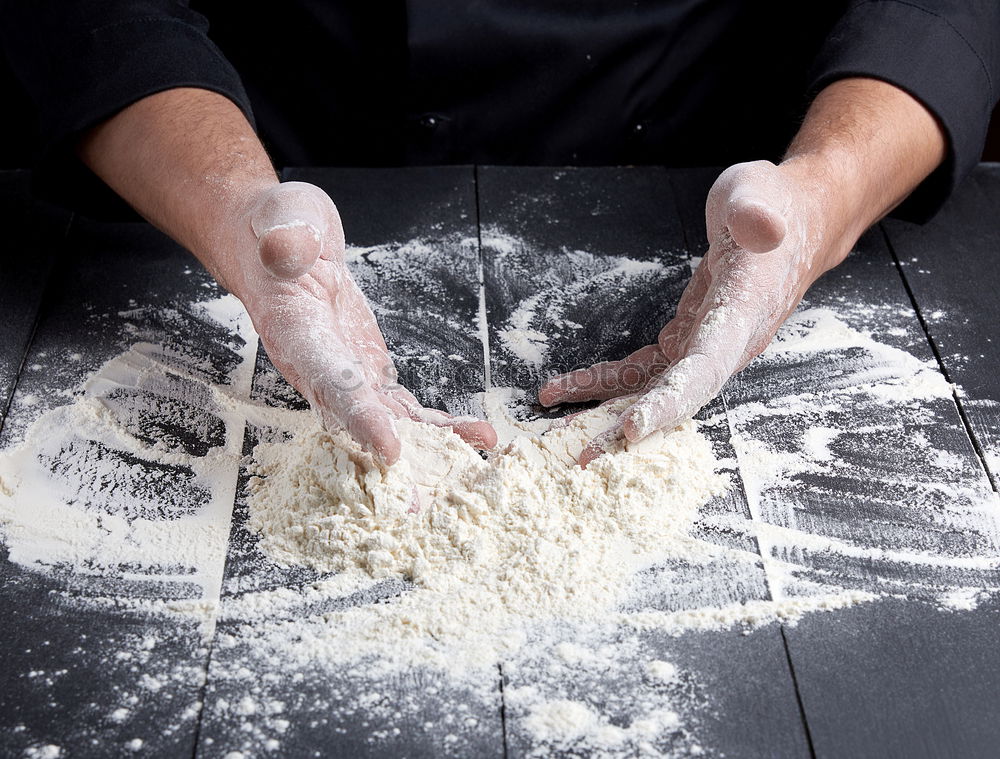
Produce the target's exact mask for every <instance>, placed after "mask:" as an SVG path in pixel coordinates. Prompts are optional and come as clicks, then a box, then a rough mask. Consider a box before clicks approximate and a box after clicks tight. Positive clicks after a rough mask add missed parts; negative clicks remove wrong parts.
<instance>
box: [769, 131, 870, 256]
mask: <svg viewBox="0 0 1000 759" xmlns="http://www.w3.org/2000/svg"><path fill="white" fill-rule="evenodd" d="M778 170H779V171H780V172H781V174H782V175H783V176H785V178H786V179H788V181H789V183H790V184H791V185H792V186H793V187H794V188H796V190H795V192H796V196H797V197H799V198H800V199H801V201H802V205H803V208H802V210H801V212H802V213H803V215H804V218H805V224H806V225H807V227H808V232H807V243H808V245H809V247H810V249H811V250H812V251H813V255H814V259H815V260H814V264H813V265H814V268H816V269H817V270H818V274H822V273H823V272H825V271H828V270H830V269H832V268H833V267H835V266H837V265H838V264H839V263H841V262H842V261H843V260H844V259H845V258H846V257H847V255H848V253H850V251H851V248H853V247H854V244H855V243H856V242H857V241H858V238H859V237H861V235H862V234H863V233H864V231H865V230H866V229H867V228H868V227H869V226H871V225H872V224H873V223H874V222H875V221H877V220H878V218H879V216H878V215H876V214H875V213H874V211H873V208H872V205H871V204H870V203H866V195H867V193H866V192H865V188H864V178H863V176H862V175H861V172H860V171H859V169H858V168H857V167H856V165H855V161H854V160H853V157H852V156H851V155H849V154H847V153H846V152H844V151H837V150H836V149H833V150H824V151H809V152H801V153H795V154H790V155H789V156H787V157H786V158H785V159H784V160H783V161H782V162H781V164H780V165H779V166H778ZM818 274H817V276H818Z"/></svg>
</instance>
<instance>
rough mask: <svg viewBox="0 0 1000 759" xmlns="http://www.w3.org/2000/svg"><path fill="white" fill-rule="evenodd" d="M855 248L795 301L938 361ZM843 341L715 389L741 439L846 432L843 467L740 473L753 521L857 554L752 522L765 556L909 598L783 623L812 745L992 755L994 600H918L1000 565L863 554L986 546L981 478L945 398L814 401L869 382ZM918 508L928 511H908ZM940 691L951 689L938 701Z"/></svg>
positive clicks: (899, 300)
mask: <svg viewBox="0 0 1000 759" xmlns="http://www.w3.org/2000/svg"><path fill="white" fill-rule="evenodd" d="M700 174H701V176H700V178H699V177H698V175H697V173H690V172H689V173H688V175H687V177H686V178H684V179H683V180H682V181H690V182H691V185H690V188H691V189H690V191H689V192H690V196H691V197H697V198H700V200H698V201H697V202H690V201H689V202H685V203H682V206H683V207H684V208H685V209H686V210H685V211H684V216H685V218H686V220H687V221H686V224H687V225H688V228H689V233H688V238H689V239H690V240H694V239H700V240H704V222H703V218H700V215H699V214H698V213H697V211H696V209H697V208H698V206H699V205H700V204H703V202H704V197H705V195H706V194H707V190H708V188H709V186H710V185H711V181H712V180H713V179H714V175H713V173H708V172H700ZM677 186H681V182H680V181H679V182H678V185H677ZM858 248H859V250H858V252H857V253H855V254H853V255H852V257H851V258H850V259H849V260H848V261H847V262H846V263H845V264H844V265H843V266H841V267H840V268H838V269H837V270H836V271H835V272H833V273H832V274H829V275H827V276H826V277H824V278H823V279H822V280H821V281H820V282H819V283H817V285H816V286H814V288H813V289H812V290H811V291H810V293H809V295H808V296H807V302H806V303H805V304H804V307H805V308H810V307H811V308H825V309H830V310H832V311H834V312H836V313H837V314H838V315H839V316H840V317H841V318H842V319H843V321H844V322H845V323H846V324H847V325H848V326H849V327H852V328H854V329H857V330H864V331H866V332H868V333H870V334H871V335H872V336H873V337H874V338H875V339H876V340H878V341H879V342H881V343H883V344H885V345H888V346H892V347H895V348H899V349H901V350H905V351H906V352H908V353H910V354H912V355H914V356H916V357H917V359H919V360H920V361H924V362H931V363H933V356H932V355H931V352H930V350H929V348H928V346H927V344H926V341H925V340H924V339H923V335H922V332H921V330H920V328H919V324H918V322H917V319H916V316H915V314H913V312H912V308H911V307H910V303H909V299H908V297H907V294H906V292H905V290H904V288H903V287H902V283H901V282H900V281H899V279H898V277H897V276H896V274H895V271H894V265H893V262H892V259H891V257H890V255H889V252H888V250H887V249H886V248H885V245H884V244H883V242H882V240H881V238H880V236H879V234H878V233H877V232H875V233H871V234H869V235H868V236H866V238H864V239H863V240H862V242H861V243H860V244H859V246H858ZM852 350H854V351H857V350H859V349H845V350H844V351H842V352H839V351H837V350H829V351H824V352H822V353H820V354H818V355H817V356H813V357H811V358H809V359H806V360H803V361H800V362H796V361H768V360H762V361H758V362H756V363H755V364H752V365H751V366H750V367H749V368H748V369H747V370H746V371H744V372H743V373H742V374H741V375H739V376H738V377H737V378H735V379H734V380H733V381H731V382H730V383H729V385H727V387H726V389H725V391H724V393H723V398H724V400H725V403H726V406H727V408H728V410H729V418H730V423H731V424H732V425H733V430H734V432H735V433H736V434H737V436H739V437H742V438H744V439H750V440H752V441H762V442H763V443H765V445H766V447H767V449H768V450H773V451H775V452H777V453H778V454H787V455H802V454H803V449H804V448H805V446H804V439H805V435H806V433H807V432H808V430H810V429H811V428H815V427H824V428H836V429H838V430H840V431H841V432H842V434H840V435H838V436H837V444H836V445H835V446H834V448H835V450H834V451H833V455H834V456H835V457H837V458H839V459H840V460H841V461H842V462H843V465H842V466H841V467H839V469H838V471H837V474H836V475H833V476H831V475H829V474H824V473H823V472H822V471H821V472H819V473H817V474H814V475H808V474H807V475H798V476H794V477H793V478H791V479H792V481H790V482H788V483H786V484H775V483H774V482H767V481H761V480H760V478H759V477H758V476H757V475H756V473H755V472H754V467H752V466H751V467H749V468H747V467H743V470H742V474H743V478H744V481H745V482H746V483H747V485H748V488H749V493H750V499H751V511H752V512H753V515H754V519H755V520H757V521H758V522H759V523H764V524H773V525H779V526H780V527H782V528H785V529H787V530H790V531H792V533H794V531H796V530H800V531H802V532H803V533H807V534H814V535H820V536H824V537H827V538H831V539H833V540H835V541H838V540H839V541H843V542H845V543H847V544H848V545H850V546H853V547H856V548H857V549H859V550H858V555H857V556H855V557H852V556H847V555H844V554H843V553H838V552H837V551H836V550H833V551H824V550H821V549H815V548H814V550H808V549H806V550H803V549H802V548H801V547H800V546H797V545H796V540H795V538H794V537H792V538H790V539H788V540H787V541H786V540H783V539H782V533H780V532H776V531H774V530H768V529H763V530H762V529H761V528H760V527H758V539H760V538H761V537H762V536H763V537H764V538H765V539H764V541H763V542H762V543H761V549H762V551H763V552H764V556H765V565H768V564H771V563H772V562H788V564H790V565H792V566H795V567H797V569H795V570H793V573H792V574H793V575H794V577H795V579H797V580H799V581H817V582H833V583H839V584H841V585H843V586H844V587H849V588H858V589H868V590H880V591H882V592H896V593H899V594H900V595H901V596H903V597H904V599H907V600H894V601H891V602H881V603H875V604H869V605H863V606H859V607H855V608H850V609H845V610H842V611H838V612H833V613H825V614H816V615H811V616H806V617H805V618H804V619H802V620H801V621H800V622H799V623H798V624H797V625H795V626H785V629H784V631H783V632H784V635H785V637H786V639H787V643H788V651H789V655H790V658H791V662H792V666H793V669H794V672H795V679H796V683H797V686H798V689H799V693H800V698H801V701H802V704H803V707H804V711H805V715H806V720H807V723H808V726H809V731H810V736H811V739H812V745H813V748H814V751H815V755H816V756H818V757H839V756H873V755H878V756H894V757H895V756H899V757H903V756H909V757H916V756H944V755H948V756H987V755H990V754H991V751H993V748H992V747H993V746H995V743H996V730H995V729H994V727H993V726H994V725H996V724H997V723H996V719H995V715H996V709H997V706H996V697H995V695H994V694H995V692H996V690H997V689H996V684H997V682H998V677H1000V670H998V666H997V665H998V657H997V656H996V654H995V653H994V652H995V647H993V646H987V645H984V643H985V641H986V640H987V639H988V636H987V632H986V631H987V630H989V629H995V624H996V616H995V612H994V611H991V610H990V608H989V606H990V605H989V604H986V605H984V606H983V607H981V608H980V609H978V610H976V611H969V612H954V611H950V610H948V611H945V610H942V609H941V608H940V607H939V606H936V605H931V604H928V603H927V602H926V600H924V599H927V598H929V597H933V595H934V592H935V591H940V590H942V589H944V588H948V587H949V586H959V587H961V586H970V585H971V586H981V587H983V588H986V589H989V588H992V587H996V581H997V578H996V576H995V572H990V571H986V572H982V571H973V570H970V571H968V572H965V571H963V570H961V569H956V568H955V566H954V564H960V563H961V562H960V561H958V562H954V563H953V565H952V566H947V567H944V568H942V569H934V568H929V567H926V566H916V567H914V566H910V565H907V564H906V563H905V562H900V561H898V560H893V559H892V558H891V555H890V556H887V557H886V559H885V560H883V561H879V560H876V559H872V558H870V555H871V554H872V553H875V554H877V552H878V551H879V550H883V549H884V550H886V551H890V552H891V551H893V550H900V551H905V550H907V549H911V548H917V549H923V550H926V551H928V552H930V553H932V554H933V553H935V552H937V553H938V554H939V555H941V556H942V557H944V558H946V559H947V558H949V557H950V558H961V557H962V556H965V555H977V554H982V553H985V554H986V555H988V556H989V555H994V554H995V552H996V545H997V544H996V532H995V529H994V528H995V524H994V520H993V519H992V517H991V515H990V514H989V511H990V503H991V500H992V499H991V497H990V493H989V490H988V483H987V482H986V481H985V478H984V477H982V475H981V471H980V470H979V469H978V467H977V462H976V459H975V455H974V452H973V450H972V447H971V445H970V443H969V440H968V439H967V436H966V435H965V434H964V430H963V428H962V424H961V421H960V419H959V417H958V414H957V412H956V409H955V406H954V404H953V403H951V402H950V401H949V400H948V399H943V400H934V401H923V402H920V403H917V404H903V405H902V406H901V407H898V408H890V407H888V406H885V405H880V404H871V403H867V404H866V403H865V402H864V401H863V400H860V401H858V400H857V399H856V401H855V403H854V405H849V406H848V407H846V408H844V407H841V408H839V410H838V409H837V404H836V403H829V402H828V403H826V404H824V398H826V399H827V401H830V400H831V399H832V398H833V397H834V396H835V395H836V393H837V392H838V391H840V390H843V389H845V388H849V387H852V386H855V385H860V384H862V383H866V382H871V381H872V379H873V376H872V374H871V373H869V374H868V375H867V376H863V373H862V372H861V371H860V370H859V366H860V367H863V366H865V365H866V364H865V361H864V360H861V361H860V363H859V364H858V365H856V366H855V367H854V369H853V370H852V369H851V366H852V363H851V361H852V359H855V358H858V356H857V355H856V353H855V354H852V353H851V351H852ZM875 363H877V362H875ZM871 365H872V363H871V362H868V364H867V366H871ZM876 374H877V372H876ZM806 395H809V396H811V397H813V398H815V399H816V403H815V404H814V406H813V407H812V409H811V410H810V408H809V404H808V403H807V404H805V405H804V406H802V405H800V406H795V404H794V403H790V404H787V405H788V407H789V409H793V410H789V411H788V412H787V413H784V414H780V413H778V414H764V415H761V414H759V413H757V412H758V411H759V410H755V409H753V408H752V404H754V403H757V404H765V405H766V404H772V408H776V407H778V406H780V405H781V404H780V402H779V403H775V402H774V401H775V399H778V398H781V397H783V396H787V397H791V398H795V397H797V396H801V397H806ZM841 406H842V404H841ZM794 409H797V410H794ZM911 435H924V436H925V440H926V441H927V443H928V445H927V446H926V447H921V446H913V445H909V444H908V442H907V441H908V439H910V436H911ZM743 450H744V451H746V446H744V447H743ZM941 451H943V452H945V453H946V454H947V455H948V456H949V461H950V462H952V464H951V466H952V467H953V471H952V472H951V473H950V475H945V474H942V473H941V472H940V471H935V470H934V469H933V467H932V466H931V462H930V461H929V458H931V457H932V456H933V454H934V453H935V452H941ZM806 455H807V456H808V453H806ZM744 461H745V459H741V465H742V464H743V463H744ZM942 477H943V478H944V483H945V484H947V483H949V482H950V483H953V484H954V483H957V484H959V485H960V486H961V487H960V488H959V489H960V491H961V492H960V493H959V495H958V496H955V497H954V501H953V502H952V503H950V504H949V503H948V501H947V496H945V497H944V500H943V502H942V507H943V508H945V509H947V508H954V509H955V510H956V511H963V510H966V511H968V512H970V513H972V514H973V516H974V517H975V516H976V515H977V514H978V515H979V516H981V519H979V520H978V522H977V524H976V526H975V527H973V528H972V529H969V530H964V529H960V528H959V527H960V525H959V522H958V521H949V519H947V518H945V519H943V520H942V519H940V518H939V517H938V516H936V511H939V510H940V509H938V508H936V507H935V502H934V501H933V499H932V498H929V497H928V495H927V494H928V493H930V492H932V490H933V488H934V483H935V478H937V479H941V478H942ZM921 499H922V500H921ZM914 502H918V503H920V504H921V505H922V506H923V507H924V508H922V509H915V508H908V507H907V504H913V503H914ZM980 510H982V513H979V511H980ZM972 521H973V522H976V521H977V519H975V518H974V519H973V520H972ZM900 543H902V545H901V544H900ZM785 566H787V565H785ZM785 571H787V569H786V570H785ZM786 580H787V578H786ZM781 584H782V583H779V584H777V585H775V586H774V589H775V590H777V589H778V588H779V587H780V586H781ZM970 662H972V663H971V664H970ZM939 693H946V694H947V704H946V705H944V706H943V705H942V699H941V698H940V697H939V696H938V695H937V694H939ZM987 725H989V727H987Z"/></svg>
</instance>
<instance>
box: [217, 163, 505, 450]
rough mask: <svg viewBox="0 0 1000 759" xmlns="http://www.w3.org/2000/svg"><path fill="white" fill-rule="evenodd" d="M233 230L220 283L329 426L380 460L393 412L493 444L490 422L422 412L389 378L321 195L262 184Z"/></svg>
mask: <svg viewBox="0 0 1000 759" xmlns="http://www.w3.org/2000/svg"><path fill="white" fill-rule="evenodd" d="M246 208H247V210H246V213H245V218H244V219H242V221H241V222H240V223H239V228H240V229H239V230H238V233H237V234H236V235H235V243H234V246H235V248H236V251H235V253H236V255H234V256H232V257H230V258H229V260H230V261H232V262H234V263H232V264H231V266H232V267H233V268H236V269H237V271H235V272H232V271H230V272H226V273H225V281H226V283H227V285H228V286H229V287H230V288H231V289H232V290H233V291H234V293H235V294H236V295H237V296H238V297H239V298H240V300H242V301H243V303H244V305H245V306H246V308H247V311H248V312H249V314H250V318H251V319H252V320H253V324H254V327H255V328H256V330H257V332H258V334H259V335H260V338H261V342H262V343H263V345H264V348H265V349H266V350H267V353H268V356H270V358H271V361H272V362H273V363H274V365H275V367H277V369H278V370H279V371H280V372H281V373H282V374H283V375H284V376H285V378H286V379H287V380H288V381H289V382H290V383H291V384H292V385H293V386H294V387H295V388H296V389H297V390H298V391H299V392H300V393H302V395H303V396H304V397H305V398H306V399H307V400H308V401H309V403H310V404H311V405H312V407H313V409H314V410H315V411H316V412H317V413H318V414H319V415H320V418H321V419H322V421H323V424H324V426H325V427H326V428H327V429H330V430H336V429H346V430H347V431H348V432H349V433H350V434H351V435H352V436H353V437H354V438H355V439H356V440H357V441H358V442H360V443H361V444H362V445H363V446H364V447H365V448H366V449H368V450H369V451H371V452H373V453H375V454H376V455H377V456H379V457H380V458H381V459H382V460H383V461H384V462H385V463H387V464H392V463H394V462H395V461H396V460H397V459H398V458H399V453H400V441H399V436H398V434H397V432H396V428H395V424H394V421H393V420H394V419H398V418H404V417H408V418H412V419H416V420H418V421H423V422H428V423H430V424H436V425H440V426H448V427H452V428H453V429H454V430H455V432H456V433H458V434H459V435H461V436H462V437H463V438H464V439H465V440H467V441H468V442H470V443H471V444H473V445H475V446H478V447H482V448H491V447H493V446H494V445H495V444H496V433H495V432H494V431H493V429H492V427H490V425H489V424H487V423H486V422H483V421H479V420H476V419H471V418H468V417H462V418H460V417H451V416H449V415H448V414H445V413H443V412H441V411H436V410H434V409H426V408H424V407H422V406H421V405H420V403H419V402H418V401H417V399H416V398H415V397H414V396H413V395H412V394H411V393H410V392H409V391H407V390H406V389H405V388H403V387H402V386H401V385H400V384H399V383H398V381H397V378H396V370H395V367H394V365H393V362H392V358H391V357H390V355H389V351H388V349H387V348H386V344H385V340H384V339H383V337H382V333H381V331H380V330H379V327H378V324H377V322H376V320H375V315H374V314H373V313H372V310H371V308H370V307H369V305H368V302H367V300H366V299H365V297H364V295H363V294H362V292H361V290H360V289H358V286H357V284H356V283H355V282H354V279H353V278H352V277H351V274H350V272H349V271H348V269H347V266H346V264H345V262H344V231H343V226H342V224H341V221H340V215H339V214H338V212H337V208H336V206H334V204H333V201H331V200H330V198H329V196H328V195H327V194H326V193H325V192H323V190H321V189H320V188H319V187H316V186H315V185H311V184H306V183H303V182H286V183H284V184H280V185H273V186H271V187H268V188H266V189H264V190H262V191H260V192H259V193H258V194H257V195H256V196H255V197H253V198H252V199H251V200H250V201H249V202H248V204H247V206H246Z"/></svg>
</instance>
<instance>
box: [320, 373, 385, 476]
mask: <svg viewBox="0 0 1000 759" xmlns="http://www.w3.org/2000/svg"><path fill="white" fill-rule="evenodd" d="M319 408H320V416H321V418H322V420H323V425H324V426H325V427H326V428H327V429H337V428H338V427H343V428H345V429H346V430H347V432H348V433H349V434H350V435H351V437H353V438H354V439H355V440H356V441H358V443H360V444H361V446H362V447H363V448H364V449H365V450H367V451H368V452H369V453H373V454H375V455H376V456H378V457H379V458H380V459H381V460H382V461H383V462H385V464H386V465H387V466H392V465H393V464H395V463H396V462H397V461H398V460H399V454H400V451H401V447H402V446H401V443H400V440H399V434H398V433H397V432H396V425H395V423H394V421H393V416H392V414H391V413H390V412H389V410H388V409H387V408H386V407H385V405H384V404H383V403H382V402H381V400H379V398H378V396H377V395H376V393H375V391H374V390H372V389H371V388H365V389H363V390H360V391H356V392H355V393H354V394H353V397H352V398H351V399H350V401H349V402H348V403H347V404H345V405H342V406H339V407H331V406H327V405H325V404H324V405H320V407H319Z"/></svg>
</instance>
